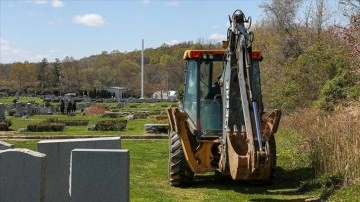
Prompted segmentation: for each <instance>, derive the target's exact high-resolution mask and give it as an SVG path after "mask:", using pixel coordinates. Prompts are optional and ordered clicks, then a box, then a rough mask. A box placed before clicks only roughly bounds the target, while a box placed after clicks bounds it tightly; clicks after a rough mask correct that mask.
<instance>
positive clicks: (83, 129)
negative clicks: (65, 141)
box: [6, 114, 153, 136]
mask: <svg viewBox="0 0 360 202" xmlns="http://www.w3.org/2000/svg"><path fill="white" fill-rule="evenodd" d="M50 118H51V119H52V118H54V119H60V120H89V124H88V125H86V126H66V127H65V129H64V131H62V132H21V134H22V135H26V136H34V135H37V136H41V135H46V136H49V135H50V136H56V135H68V136H69V135H70V136H71V135H76V136H88V135H90V136H98V135H104V136H121V135H142V134H144V133H145V128H144V124H146V123H151V122H153V120H152V119H151V118H149V119H135V120H129V121H128V122H127V125H126V129H125V130H123V131H89V130H88V127H89V126H91V125H94V124H95V123H96V122H98V121H100V120H116V119H106V118H99V115H86V116H81V115H77V116H68V115H61V114H55V115H34V116H30V117H28V118H27V119H21V118H19V117H14V116H8V117H6V119H8V120H11V122H12V126H11V127H10V128H11V130H13V131H19V130H20V129H21V128H26V127H27V126H28V125H30V124H36V123H39V122H42V121H45V120H47V119H50Z"/></svg>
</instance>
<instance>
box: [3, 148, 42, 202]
mask: <svg viewBox="0 0 360 202" xmlns="http://www.w3.org/2000/svg"><path fill="white" fill-rule="evenodd" d="M45 156H46V155H45V154H42V153H39V152H35V151H31V150H28V149H7V150H1V151H0V201H1V202H13V201H29V202H33V201H34V202H35V201H36V202H38V201H40V202H43V201H44V192H45V190H44V189H45Z"/></svg>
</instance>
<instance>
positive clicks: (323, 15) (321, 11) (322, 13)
mask: <svg viewBox="0 0 360 202" xmlns="http://www.w3.org/2000/svg"><path fill="white" fill-rule="evenodd" d="M315 5H316V10H315V12H314V13H313V15H312V24H313V26H314V27H315V29H316V34H317V35H318V36H319V35H320V34H321V32H322V31H323V29H324V26H326V23H327V21H328V20H329V19H330V18H331V15H332V14H333V12H331V10H330V8H329V7H328V6H327V5H326V0H316V3H315Z"/></svg>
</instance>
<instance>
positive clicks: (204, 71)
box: [167, 10, 281, 186]
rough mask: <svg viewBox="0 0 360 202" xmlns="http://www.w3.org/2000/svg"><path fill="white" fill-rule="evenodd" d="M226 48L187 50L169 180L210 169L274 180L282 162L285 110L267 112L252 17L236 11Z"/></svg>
mask: <svg viewBox="0 0 360 202" xmlns="http://www.w3.org/2000/svg"><path fill="white" fill-rule="evenodd" d="M229 21H230V27H229V29H228V30H227V40H226V41H224V42H223V49H220V50H186V51H185V53H184V60H186V77H185V84H184V94H183V99H182V100H181V102H180V106H179V107H172V108H168V109H167V115H168V121H169V130H168V134H169V182H170V184H171V185H173V186H183V185H188V184H191V183H192V182H193V180H194V177H195V175H198V174H199V175H200V174H205V173H209V172H213V173H215V174H216V173H220V174H223V175H227V176H229V175H230V176H231V178H232V179H233V180H260V181H262V180H264V181H267V180H271V178H272V175H273V172H274V169H275V166H276V145H275V136H274V134H275V133H276V131H277V128H278V125H279V121H280V117H281V111H280V110H279V109H275V110H273V111H270V112H265V111H264V107H263V103H262V93H261V81H260V67H259V63H260V61H262V59H263V57H262V55H261V52H260V51H257V50H252V42H253V39H254V34H253V32H251V31H249V28H250V25H251V18H250V17H249V18H246V16H245V15H244V13H243V12H242V11H241V10H236V11H235V12H234V13H233V15H232V16H231V17H230V16H229Z"/></svg>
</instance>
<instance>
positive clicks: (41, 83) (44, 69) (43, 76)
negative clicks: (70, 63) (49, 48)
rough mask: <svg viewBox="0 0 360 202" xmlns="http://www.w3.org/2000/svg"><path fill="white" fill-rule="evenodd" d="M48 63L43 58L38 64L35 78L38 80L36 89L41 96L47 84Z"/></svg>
mask: <svg viewBox="0 0 360 202" xmlns="http://www.w3.org/2000/svg"><path fill="white" fill-rule="evenodd" d="M49 69H50V67H49V62H48V60H47V59H46V58H43V59H42V61H41V62H40V63H39V64H38V67H37V71H36V77H37V80H38V89H39V90H40V91H41V94H44V93H45V92H46V88H47V87H48V83H49V75H50V72H49Z"/></svg>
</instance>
